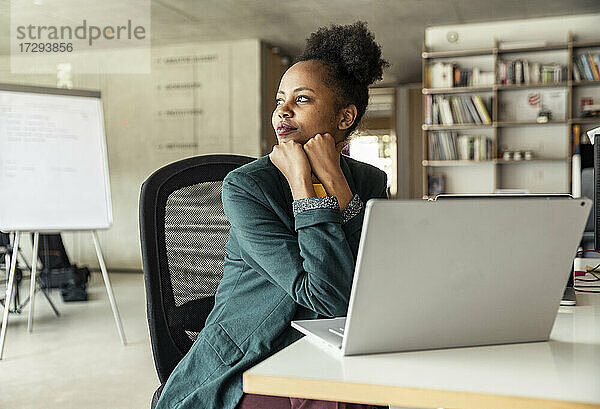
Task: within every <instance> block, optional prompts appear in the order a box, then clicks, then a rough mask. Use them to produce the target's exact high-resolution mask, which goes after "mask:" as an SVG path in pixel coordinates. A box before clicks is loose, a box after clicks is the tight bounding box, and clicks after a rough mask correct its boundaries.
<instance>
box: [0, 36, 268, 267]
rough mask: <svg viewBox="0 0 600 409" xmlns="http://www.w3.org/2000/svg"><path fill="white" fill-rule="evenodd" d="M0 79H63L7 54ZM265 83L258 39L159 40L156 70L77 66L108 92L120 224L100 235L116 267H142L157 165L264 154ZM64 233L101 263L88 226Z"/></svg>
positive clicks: (83, 82)
mask: <svg viewBox="0 0 600 409" xmlns="http://www.w3.org/2000/svg"><path fill="white" fill-rule="evenodd" d="M0 82H4V83H22V84H30V85H45V86H56V76H54V75H14V74H11V73H10V60H9V58H8V56H3V57H0ZM261 83H262V82H261V43H260V41H259V40H241V41H233V42H218V43H201V44H183V45H176V46H175V45H173V46H162V47H154V48H153V49H152V73H151V74H103V75H100V74H98V75H92V74H86V75H83V74H80V75H78V74H73V87H74V88H87V89H99V90H100V91H101V92H102V99H103V104H104V113H105V122H106V138H107V147H108V161H109V172H110V179H111V193H112V204H113V219H114V224H113V226H112V228H110V229H109V230H106V231H101V232H99V238H100V242H101V245H102V248H103V251H104V256H105V260H106V263H107V266H108V268H109V269H112V270H117V269H141V253H140V244H139V227H138V200H139V192H140V186H141V184H142V182H143V181H144V180H145V179H146V178H147V177H148V176H149V175H150V174H151V173H152V172H153V171H155V170H156V169H158V168H159V167H161V166H163V165H165V164H167V163H170V162H173V161H176V160H179V159H182V158H185V157H190V156H195V155H202V154H209V153H238V154H243V155H250V156H259V155H260V154H261V132H262V126H261V104H262V101H261ZM63 238H64V241H65V245H66V247H67V251H68V253H69V256H70V257H71V259H72V261H73V262H75V263H77V264H84V265H89V266H91V267H97V260H96V256H95V252H94V249H93V244H92V241H91V237H90V235H89V234H88V233H82V232H73V233H65V234H64V235H63ZM25 242H26V243H25V244H24V250H25V251H26V253H29V247H30V244H29V239H26V240H25Z"/></svg>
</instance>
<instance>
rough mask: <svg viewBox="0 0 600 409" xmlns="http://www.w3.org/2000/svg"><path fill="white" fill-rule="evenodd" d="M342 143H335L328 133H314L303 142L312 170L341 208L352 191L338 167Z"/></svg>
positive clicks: (345, 204) (350, 197) (346, 202)
mask: <svg viewBox="0 0 600 409" xmlns="http://www.w3.org/2000/svg"><path fill="white" fill-rule="evenodd" d="M344 144H345V143H344V142H339V143H337V144H336V143H335V140H334V139H333V136H331V135H330V134H328V133H324V134H316V135H315V136H314V137H313V138H311V139H310V140H309V141H308V142H306V143H305V144H304V152H306V156H307V157H308V161H309V162H310V166H311V168H312V172H313V173H314V174H315V176H316V177H317V178H318V179H319V180H320V181H321V183H322V184H323V187H324V188H325V191H326V192H327V194H328V195H329V196H335V197H337V199H338V202H339V204H340V209H341V210H344V209H345V208H346V206H347V205H348V203H350V200H352V191H351V190H350V187H349V186H348V181H346V177H345V176H344V173H343V172H342V168H341V167H340V153H341V151H342V149H343V148H344Z"/></svg>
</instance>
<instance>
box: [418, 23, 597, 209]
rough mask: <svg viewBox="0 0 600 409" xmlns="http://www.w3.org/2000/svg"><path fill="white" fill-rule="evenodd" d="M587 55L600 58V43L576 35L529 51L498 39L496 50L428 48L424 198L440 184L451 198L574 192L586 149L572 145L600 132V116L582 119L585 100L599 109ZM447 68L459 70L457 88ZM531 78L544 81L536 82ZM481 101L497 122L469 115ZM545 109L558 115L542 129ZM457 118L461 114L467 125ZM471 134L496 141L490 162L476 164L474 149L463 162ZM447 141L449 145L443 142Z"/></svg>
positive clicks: (424, 59)
mask: <svg viewBox="0 0 600 409" xmlns="http://www.w3.org/2000/svg"><path fill="white" fill-rule="evenodd" d="M588 53H589V54H592V55H597V54H600V41H586V42H578V41H576V40H575V39H574V38H573V35H572V34H569V36H568V39H567V41H565V42H555V43H546V42H540V43H539V44H533V45H531V46H528V47H515V48H508V46H507V45H506V44H503V43H502V42H501V41H499V40H495V41H494V44H493V46H492V47H490V48H479V49H472V50H457V51H429V50H427V49H426V48H425V47H424V48H423V53H422V70H423V71H422V78H423V83H422V94H423V118H422V119H423V125H422V154H423V158H424V160H423V161H422V183H423V192H424V197H425V198H427V197H429V195H430V192H429V189H428V185H429V182H430V180H431V181H434V182H435V183H438V184H439V181H440V178H442V180H443V186H444V188H443V192H444V193H493V192H495V191H496V190H497V189H527V190H529V191H530V192H532V193H570V189H571V156H572V154H573V149H574V148H573V147H574V146H575V145H576V144H577V143H579V140H573V139H574V138H577V139H581V140H583V138H582V136H583V135H585V131H586V130H588V129H591V128H593V127H594V126H598V125H600V117H592V118H590V117H584V116H582V106H583V105H582V104H583V101H584V100H586V98H587V99H592V100H593V103H594V104H600V80H597V79H595V77H593V78H594V79H590V78H588V77H589V76H588V77H585V78H584V77H582V75H581V71H580V67H581V62H578V59H579V60H581V59H583V58H584V57H581V56H582V55H583V56H587V54H588ZM578 64H579V67H578ZM596 64H598V63H597V62H596ZM444 65H453V66H454V67H457V68H458V72H456V71H455V70H454V69H453V71H452V74H453V75H452V79H451V83H450V84H448V83H447V81H441V80H440V72H442V71H443V68H440V67H443V66H444ZM519 65H521V66H520V67H519ZM434 66H435V67H434ZM511 70H512V71H511ZM519 70H520V71H519ZM525 70H527V75H525V74H524V71H525ZM463 71H464V72H463ZM476 71H477V75H475V72H476ZM575 71H577V72H575ZM465 72H466V75H464V76H463V74H465ZM515 72H516V74H515ZM532 73H533V74H532ZM484 74H485V75H484ZM510 75H512V76H513V77H515V76H519V78H520V79H521V81H503V80H502V79H501V78H503V79H504V78H507V77H509V76H510ZM490 76H491V78H492V80H491V81H490ZM530 76H534V78H536V77H537V76H539V78H537V81H533V80H532V79H531V78H530ZM434 77H435V78H434ZM446 80H447V75H446ZM525 80H527V82H525ZM459 85H460V86H459ZM475 98H479V99H480V100H481V101H482V102H483V103H484V105H485V106H486V110H487V113H488V114H489V116H490V119H491V121H490V123H481V121H479V122H478V121H477V120H476V119H475V115H473V114H471V115H469V110H471V112H472V109H473V106H472V105H476V104H472V103H471V102H470V101H473V102H475ZM538 100H539V101H538ZM445 101H448V102H445ZM435 102H437V104H436V103H435ZM461 102H462V103H463V104H464V105H463V106H461V105H460V104H461ZM444 104H449V105H450V107H451V109H452V119H453V120H450V121H449V122H450V123H448V121H446V123H442V122H444V121H443V120H442V119H441V117H442V112H441V111H442V109H441V108H440V106H443V105H444ZM457 104H458V105H457ZM469 105H471V106H470V107H469ZM541 107H543V108H546V109H545V110H546V111H548V110H549V111H550V112H551V117H549V118H548V119H547V121H546V122H543V123H540V122H538V118H537V115H538V112H539V111H540V108H541ZM446 109H447V108H446ZM436 110H437V111H436ZM455 111H456V112H455ZM434 112H437V115H435V114H434ZM457 112H462V114H461V117H462V118H459V116H458V115H459V113H457ZM465 112H466V114H465ZM447 115H448V114H447V113H446V114H445V116H444V118H445V119H447ZM480 116H481V115H480ZM465 119H466V120H465ZM479 119H481V118H479ZM457 122H461V123H457ZM474 122H475V123H474ZM437 135H446V136H445V137H440V136H437ZM448 135H450V136H448ZM465 135H466V136H471V137H473V138H470V139H474V138H480V139H489V140H490V141H491V144H488V145H486V146H487V147H488V148H490V149H491V152H490V153H489V156H488V157H486V159H485V160H483V159H481V160H476V158H475V157H474V156H473V155H472V148H470V149H471V156H470V159H464V156H465V155H464V153H465V152H462V153H463V155H462V157H460V156H461V155H460V154H459V152H457V151H458V150H460V148H458V144H457V142H456V141H458V140H459V139H460V138H461V137H462V136H465ZM444 138H446V139H447V140H450V142H442V143H440V139H442V140H443V139H444ZM452 141H454V142H452ZM430 143H432V144H433V145H434V146H435V147H434V146H430ZM451 146H453V147H451ZM480 146H481V145H480ZM440 150H444V152H445V154H444V155H445V157H446V159H443V160H441V158H440V154H439V152H440ZM517 151H518V152H519V154H518V155H515V152H517ZM505 152H508V153H509V155H508V156H506V155H505ZM526 152H527V153H528V158H527V159H525V158H524V154H525V153H526ZM444 155H442V156H444ZM467 157H469V155H467Z"/></svg>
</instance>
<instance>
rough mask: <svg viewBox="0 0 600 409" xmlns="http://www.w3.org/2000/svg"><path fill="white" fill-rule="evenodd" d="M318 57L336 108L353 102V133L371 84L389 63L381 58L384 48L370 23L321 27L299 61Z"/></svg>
mask: <svg viewBox="0 0 600 409" xmlns="http://www.w3.org/2000/svg"><path fill="white" fill-rule="evenodd" d="M308 60H319V61H321V62H323V64H324V65H325V68H326V71H327V77H326V82H327V85H328V86H329V87H331V89H332V90H333V91H334V93H335V94H336V97H337V98H336V107H335V108H336V110H340V109H342V108H344V107H347V106H348V105H351V104H354V105H355V106H356V110H357V116H356V119H355V121H354V123H353V124H352V126H351V127H350V128H349V129H348V130H347V131H346V136H348V135H350V134H351V133H352V132H353V131H354V130H355V129H356V127H357V126H358V124H359V122H360V120H361V119H362V117H363V115H364V113H365V111H366V109H367V104H368V103H369V89H368V87H369V85H371V84H372V83H374V82H375V81H377V80H380V79H381V78H382V75H383V69H384V68H386V67H388V66H389V63H388V62H387V61H386V60H383V59H382V58H381V47H380V46H379V44H377V43H376V42H375V38H374V37H373V34H371V33H370V32H369V30H368V29H367V23H365V22H363V21H357V22H356V23H354V24H349V25H346V26H340V25H336V24H332V25H331V26H330V27H321V28H319V29H318V30H317V31H316V32H314V33H312V34H311V35H310V37H309V38H307V40H306V48H305V49H304V53H302V55H301V56H300V57H298V58H297V60H296V62H300V61H308Z"/></svg>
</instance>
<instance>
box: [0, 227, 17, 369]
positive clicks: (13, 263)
mask: <svg viewBox="0 0 600 409" xmlns="http://www.w3.org/2000/svg"><path fill="white" fill-rule="evenodd" d="M20 240H21V232H19V231H18V232H15V242H14V243H13V254H12V258H11V259H10V271H9V273H8V284H7V285H6V305H5V306H4V316H3V317H2V330H1V331H0V359H2V357H3V356H4V341H5V340H6V329H7V326H8V311H9V310H10V301H11V299H12V295H13V287H14V284H15V269H16V268H17V256H18V251H19V241H20Z"/></svg>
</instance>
